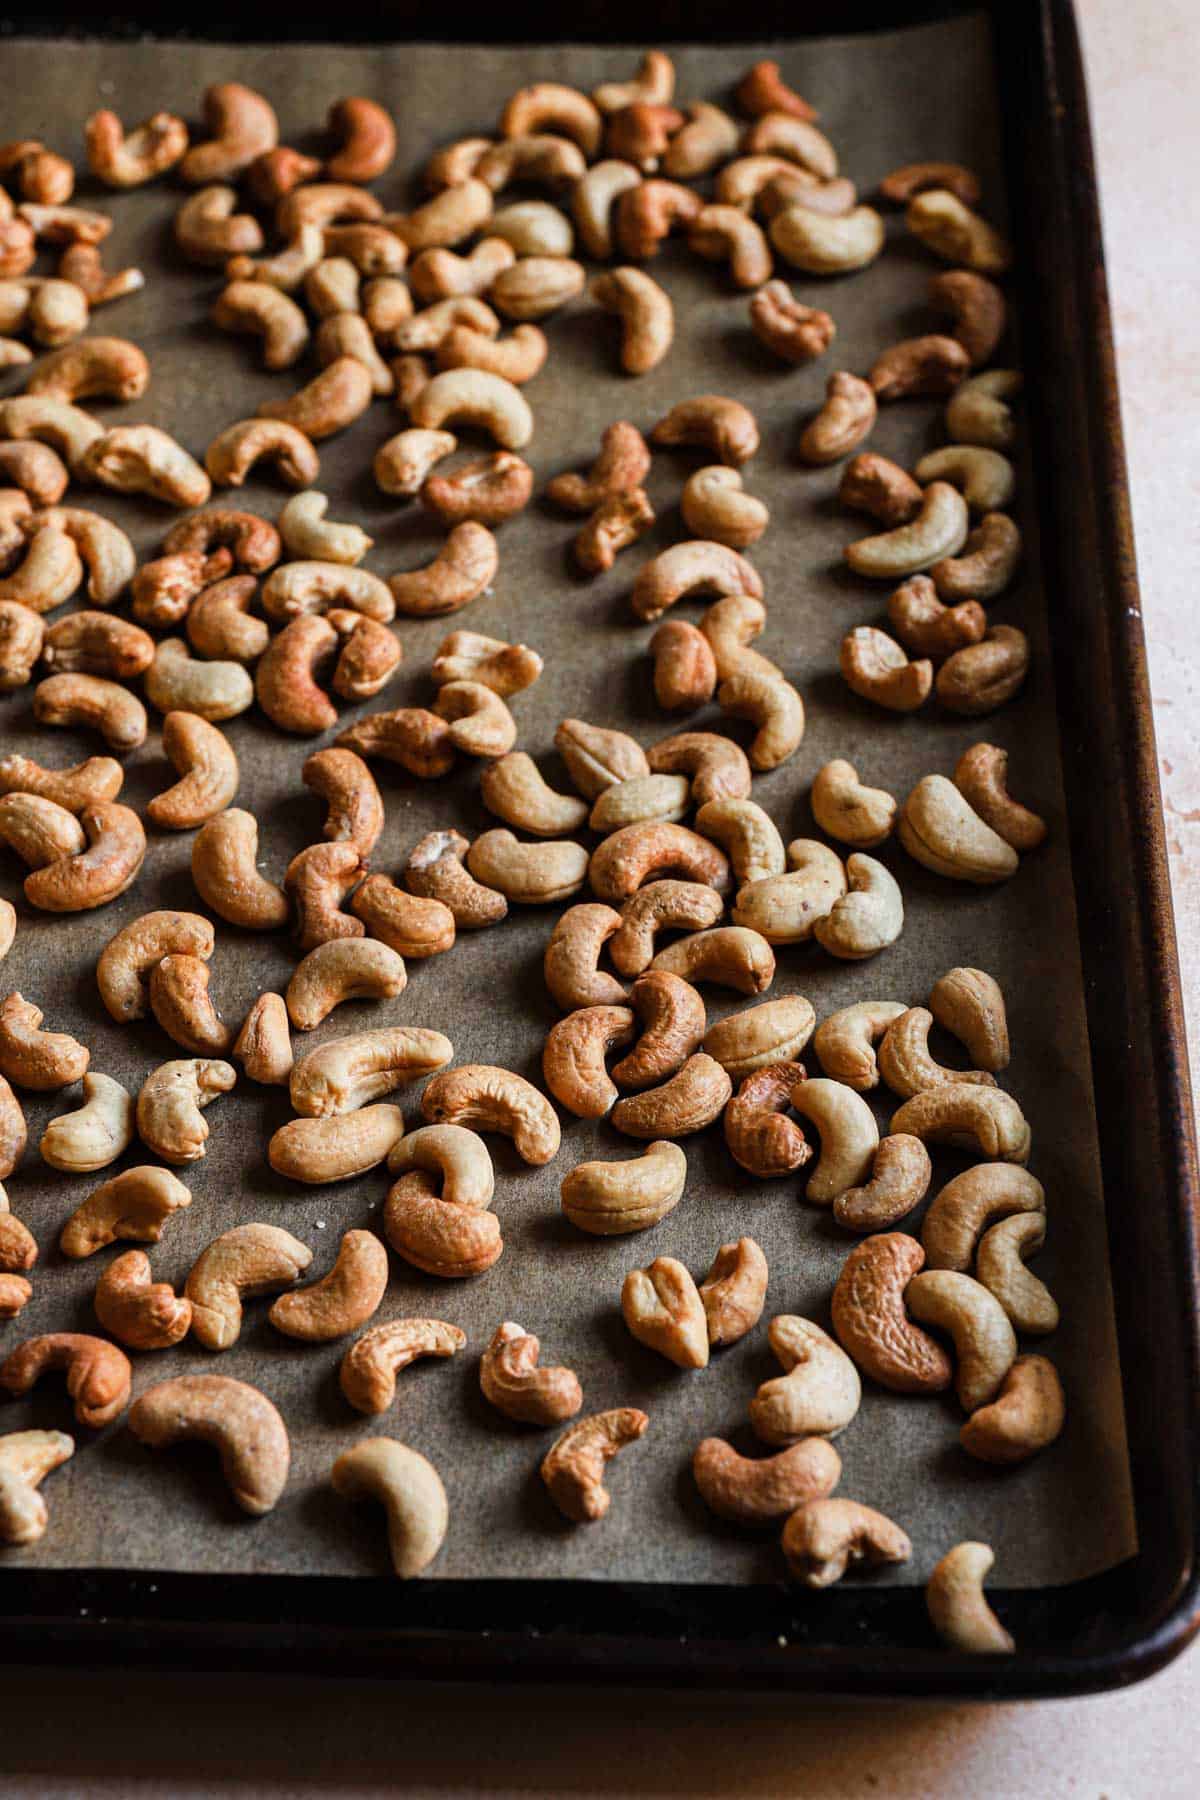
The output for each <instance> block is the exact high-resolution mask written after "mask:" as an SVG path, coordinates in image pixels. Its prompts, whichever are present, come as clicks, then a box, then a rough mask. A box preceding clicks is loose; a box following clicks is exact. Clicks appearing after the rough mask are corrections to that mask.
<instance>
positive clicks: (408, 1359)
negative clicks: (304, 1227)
mask: <svg viewBox="0 0 1200 1800" xmlns="http://www.w3.org/2000/svg"><path fill="white" fill-rule="evenodd" d="M284 1297H285V1298H286V1297H287V1296H286V1295H285V1296H284ZM466 1341H467V1338H466V1333H465V1332H463V1331H460V1330H459V1328H458V1326H457V1325H447V1324H445V1323H444V1321H443V1320H441V1319H390V1320H389V1321H388V1322H387V1323H386V1324H385V1325H373V1326H372V1327H371V1329H370V1331H365V1332H364V1333H363V1335H362V1336H361V1337H360V1338H358V1339H356V1340H355V1342H354V1343H353V1344H351V1346H350V1348H349V1349H348V1350H347V1352H346V1354H345V1356H343V1358H342V1362H341V1367H340V1369H339V1371H338V1380H339V1382H340V1384H341V1389H342V1393H343V1394H344V1395H345V1396H346V1399H347V1400H348V1401H349V1402H350V1404H351V1406H352V1407H354V1409H355V1411H356V1412H360V1413H383V1412H387V1410H388V1408H389V1407H390V1406H391V1404H392V1402H393V1401H394V1400H395V1398H396V1377H397V1375H398V1374H399V1373H400V1371H401V1370H402V1369H407V1368H408V1366H409V1364H410V1363H413V1362H416V1360H417V1358H418V1357H421V1356H454V1355H455V1354H456V1353H457V1352H458V1351H459V1350H461V1349H462V1348H463V1346H464V1344H465V1343H466Z"/></svg>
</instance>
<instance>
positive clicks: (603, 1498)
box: [541, 1406, 650, 1525]
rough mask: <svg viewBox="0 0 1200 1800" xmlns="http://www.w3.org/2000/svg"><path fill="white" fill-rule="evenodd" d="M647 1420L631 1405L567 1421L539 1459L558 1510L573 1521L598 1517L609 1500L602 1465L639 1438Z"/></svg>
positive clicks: (581, 1522)
mask: <svg viewBox="0 0 1200 1800" xmlns="http://www.w3.org/2000/svg"><path fill="white" fill-rule="evenodd" d="M649 1423H650V1421H649V1419H648V1418H647V1416H646V1414H645V1413H644V1412H639V1410H638V1409H637V1408H636V1407H633V1406H623V1407H619V1408H617V1409H615V1410H614V1411H611V1412H602V1413H592V1414H591V1415H590V1416H589V1417H588V1418H586V1419H579V1420H577V1421H576V1423H575V1424H574V1425H568V1427H567V1429H566V1430H565V1431H564V1432H563V1434H562V1436H561V1437H560V1438H557V1439H556V1440H555V1442H554V1444H552V1446H551V1447H550V1449H549V1451H548V1452H547V1453H546V1455H545V1456H544V1457H543V1459H542V1465H541V1475H542V1480H543V1481H544V1482H545V1484H546V1486H547V1488H548V1489H549V1491H550V1497H551V1499H552V1500H553V1501H554V1504H555V1505H556V1506H557V1507H558V1510H559V1511H560V1512H561V1513H562V1514H563V1515H564V1516H565V1517H566V1518H568V1519H570V1520H571V1521H572V1522H573V1523H574V1524H577V1525H582V1524H588V1523H591V1522H592V1521H594V1520H597V1519H602V1518H603V1517H604V1515H605V1513H606V1512H607V1511H608V1509H609V1506H610V1505H611V1503H612V1495H611V1494H610V1493H609V1491H608V1489H607V1488H606V1487H605V1486H604V1468H605V1464H606V1463H608V1462H609V1461H611V1459H612V1458H613V1457H614V1456H615V1455H616V1454H617V1452H618V1451H619V1450H623V1449H624V1448H625V1446H626V1445H627V1444H631V1443H633V1442H634V1441H635V1440H636V1439H637V1438H640V1437H641V1435H642V1433H643V1432H644V1431H645V1429H646V1427H647V1425H649Z"/></svg>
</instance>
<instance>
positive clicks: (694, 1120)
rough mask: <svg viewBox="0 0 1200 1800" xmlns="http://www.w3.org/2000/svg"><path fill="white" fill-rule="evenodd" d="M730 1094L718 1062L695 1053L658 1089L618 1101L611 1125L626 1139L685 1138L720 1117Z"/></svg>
mask: <svg viewBox="0 0 1200 1800" xmlns="http://www.w3.org/2000/svg"><path fill="white" fill-rule="evenodd" d="M732 1093H733V1083H732V1081H731V1080H730V1079H729V1076H728V1075H727V1074H726V1072H725V1070H724V1069H723V1068H722V1067H721V1065H720V1063H719V1062H717V1060H716V1059H715V1057H712V1056H709V1055H707V1054H706V1052H704V1051H698V1052H697V1053H696V1054H695V1055H694V1056H689V1057H688V1059H687V1061H686V1062H685V1063H684V1065H683V1067H682V1068H681V1069H680V1070H679V1071H678V1072H677V1073H676V1074H675V1075H673V1076H672V1077H671V1079H670V1080H669V1081H666V1082H664V1083H663V1084H662V1085H661V1086H660V1087H655V1088H649V1089H647V1090H646V1091H644V1092H643V1093H640V1094H627V1095H626V1097H625V1098H624V1099H623V1100H620V1101H618V1103H617V1105H616V1106H615V1107H614V1108H613V1111H612V1122H613V1124H614V1125H615V1126H616V1128H617V1130H618V1131H623V1132H625V1133H626V1135H627V1136H629V1137H638V1138H656V1139H657V1138H659V1137H669V1138H678V1137H686V1136H688V1134H689V1133H691V1132H693V1131H703V1130H704V1128H705V1126H706V1125H711V1124H712V1123H713V1121H714V1120H715V1119H717V1118H719V1117H720V1115H721V1113H722V1112H723V1111H724V1108H725V1105H726V1102H727V1101H728V1100H729V1097H730V1095H731V1094H732Z"/></svg>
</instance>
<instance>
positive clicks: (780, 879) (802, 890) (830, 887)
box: [733, 838, 846, 944]
mask: <svg viewBox="0 0 1200 1800" xmlns="http://www.w3.org/2000/svg"><path fill="white" fill-rule="evenodd" d="M787 860H788V863H789V865H790V866H789V870H788V873H787V874H785V875H768V876H767V877H766V878H765V880H762V881H751V882H748V883H747V884H746V886H745V887H743V888H739V890H738V893H737V897H736V899H735V900H734V903H733V921H734V924H735V925H742V926H746V927H748V928H749V929H750V930H753V931H757V932H758V933H759V934H760V935H761V936H762V937H764V938H766V940H767V942H768V943H769V944H799V943H804V942H805V941H806V940H807V939H809V938H811V937H812V935H813V931H814V929H815V927H816V925H817V923H818V921H819V920H820V919H823V918H825V917H826V915H827V914H828V913H829V912H830V911H831V910H832V908H833V906H834V904H835V903H836V901H837V900H838V899H840V897H841V896H842V895H843V894H844V893H845V891H846V871H845V869H844V868H843V867H842V861H841V858H840V857H839V856H837V855H835V853H834V852H833V851H832V850H830V849H829V847H828V845H826V844H821V843H818V842H817V841H816V839H815V838H794V839H793V840H792V842H791V843H790V844H789V845H788V847H787Z"/></svg>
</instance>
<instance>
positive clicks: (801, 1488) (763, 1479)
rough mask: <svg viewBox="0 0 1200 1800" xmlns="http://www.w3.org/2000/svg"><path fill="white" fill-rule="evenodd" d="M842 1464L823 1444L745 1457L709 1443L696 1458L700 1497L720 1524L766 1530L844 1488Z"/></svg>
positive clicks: (721, 1444)
mask: <svg viewBox="0 0 1200 1800" xmlns="http://www.w3.org/2000/svg"><path fill="white" fill-rule="evenodd" d="M841 1472H842V1459H841V1457H840V1456H839V1455H838V1453H837V1451H836V1450H835V1449H834V1448H833V1445H832V1444H829V1443H826V1441H825V1440H824V1439H823V1438H810V1439H809V1440H808V1441H807V1442H806V1443H799V1444H793V1445H791V1446H790V1447H789V1448H788V1449H786V1450H781V1451H779V1452H778V1453H777V1454H776V1455H775V1456H766V1457H759V1458H757V1459H755V1458H751V1457H748V1456H739V1455H738V1453H737V1451H736V1450H735V1449H734V1448H733V1446H732V1445H730V1444H727V1443H726V1442H725V1441H724V1439H723V1438H705V1439H704V1440H703V1442H702V1443H700V1444H699V1445H697V1447H696V1450H695V1451H694V1453H693V1455H692V1474H693V1475H694V1477H695V1480H696V1486H697V1488H698V1489H699V1490H700V1497H701V1499H702V1500H703V1501H704V1503H705V1505H706V1506H707V1507H708V1508H709V1510H710V1511H712V1512H715V1513H716V1514H717V1516H718V1517H719V1518H722V1519H732V1520H733V1521H734V1522H735V1523H736V1524H739V1525H766V1524H769V1523H771V1521H772V1520H774V1519H782V1518H785V1517H787V1516H789V1515H790V1514H791V1513H793V1512H795V1511H796V1509H797V1507H800V1506H803V1505H804V1504H805V1503H806V1502H807V1501H809V1500H817V1499H823V1498H824V1496H825V1495H827V1494H829V1493H830V1492H831V1491H832V1490H833V1489H834V1488H835V1487H836V1486H837V1483H838V1480H839V1478H840V1476H841Z"/></svg>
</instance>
